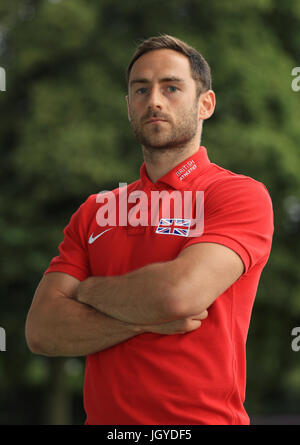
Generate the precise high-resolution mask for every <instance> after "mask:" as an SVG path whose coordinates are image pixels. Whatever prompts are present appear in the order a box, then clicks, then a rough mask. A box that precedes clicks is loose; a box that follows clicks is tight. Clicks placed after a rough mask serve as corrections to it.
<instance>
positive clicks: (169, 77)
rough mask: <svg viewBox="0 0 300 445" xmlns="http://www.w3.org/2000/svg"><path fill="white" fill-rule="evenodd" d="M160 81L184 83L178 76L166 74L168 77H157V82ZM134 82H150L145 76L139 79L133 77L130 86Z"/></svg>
mask: <svg viewBox="0 0 300 445" xmlns="http://www.w3.org/2000/svg"><path fill="white" fill-rule="evenodd" d="M162 82H180V83H184V82H185V80H184V79H181V78H180V77H176V76H168V77H162V78H161V79H159V83H162ZM135 83H151V82H150V80H149V79H146V78H144V77H143V78H140V79H133V80H131V82H130V86H132V85H134V84H135Z"/></svg>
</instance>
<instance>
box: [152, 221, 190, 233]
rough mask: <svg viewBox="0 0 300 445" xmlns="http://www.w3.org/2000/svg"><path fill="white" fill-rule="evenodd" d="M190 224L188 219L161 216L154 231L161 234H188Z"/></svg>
mask: <svg viewBox="0 0 300 445" xmlns="http://www.w3.org/2000/svg"><path fill="white" fill-rule="evenodd" d="M190 225H191V220H190V219H178V218H170V219H166V218H162V219H161V220H160V221H159V224H158V226H157V229H156V232H155V233H159V234H161V235H177V236H188V235H189V231H190Z"/></svg>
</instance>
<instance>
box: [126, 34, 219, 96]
mask: <svg viewBox="0 0 300 445" xmlns="http://www.w3.org/2000/svg"><path fill="white" fill-rule="evenodd" d="M158 49H172V50H174V51H177V52H179V53H181V54H184V55H185V56H186V57H187V58H188V59H189V62H190V67H191V73H192V78H193V79H194V80H195V81H196V85H197V95H198V96H199V95H200V94H201V93H202V92H204V91H207V90H210V89H211V72H210V67H209V65H208V63H207V61H206V60H205V59H204V57H203V56H202V55H201V54H200V53H199V52H198V51H197V50H195V49H194V48H192V47H191V46H189V45H188V44H186V43H185V42H183V41H182V40H179V39H177V38H176V37H172V36H170V35H168V34H162V35H159V36H156V37H150V38H148V39H147V40H144V41H143V42H142V43H140V45H139V46H138V47H137V49H136V51H135V53H134V54H133V56H132V59H131V61H130V63H129V65H128V68H127V70H126V81H127V86H128V83H129V77H130V72H131V69H132V67H133V64H134V63H135V62H136V61H137V60H138V59H139V58H140V57H141V56H142V55H143V54H146V53H148V52H149V51H154V50H158Z"/></svg>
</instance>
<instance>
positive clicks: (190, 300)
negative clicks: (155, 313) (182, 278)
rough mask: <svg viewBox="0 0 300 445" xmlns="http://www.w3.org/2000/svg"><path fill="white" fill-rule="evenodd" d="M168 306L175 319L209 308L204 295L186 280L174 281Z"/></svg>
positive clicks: (199, 312)
mask: <svg viewBox="0 0 300 445" xmlns="http://www.w3.org/2000/svg"><path fill="white" fill-rule="evenodd" d="M168 307H169V311H170V315H171V316H172V318H173V319H182V318H187V317H190V316H191V315H196V314H197V315H198V314H201V313H202V312H203V311H205V310H206V309H207V305H206V304H205V299H204V298H203V296H201V295H200V294H199V292H197V291H194V290H193V289H192V288H191V287H190V286H188V284H187V283H185V282H177V283H174V286H172V289H170V291H169V302H168Z"/></svg>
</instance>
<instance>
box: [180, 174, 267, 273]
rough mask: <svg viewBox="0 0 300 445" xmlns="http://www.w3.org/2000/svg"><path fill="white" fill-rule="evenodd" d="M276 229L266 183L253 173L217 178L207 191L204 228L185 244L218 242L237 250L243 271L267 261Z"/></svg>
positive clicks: (205, 194)
mask: <svg viewBox="0 0 300 445" xmlns="http://www.w3.org/2000/svg"><path fill="white" fill-rule="evenodd" d="M273 232H274V222H273V206H272V201H271V197H270V195H269V193H268V191H267V189H266V187H265V186H264V185H263V184H262V183H261V182H258V181H256V180H254V179H252V178H250V177H247V176H234V177H229V178H226V179H223V180H219V181H217V182H216V183H215V184H213V186H211V188H208V190H207V192H204V229H203V233H202V235H201V236H199V237H194V238H190V239H189V240H188V241H187V243H186V244H185V246H184V247H187V246H190V245H192V244H195V243H204V242H208V243H217V244H222V245H224V246H226V247H229V248H230V249H232V250H234V251H235V252H236V253H237V254H238V255H239V256H240V257H241V259H242V261H243V263H244V273H247V272H248V271H249V269H250V268H252V267H253V266H254V265H255V264H257V263H258V262H260V261H265V262H266V261H267V259H268V257H269V255H270V251H271V245H272V237H273Z"/></svg>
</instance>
